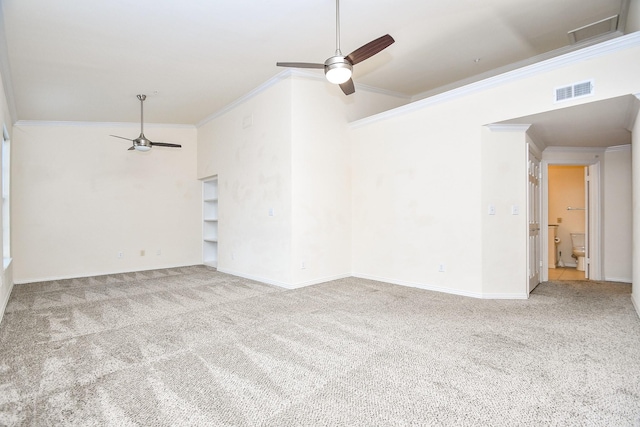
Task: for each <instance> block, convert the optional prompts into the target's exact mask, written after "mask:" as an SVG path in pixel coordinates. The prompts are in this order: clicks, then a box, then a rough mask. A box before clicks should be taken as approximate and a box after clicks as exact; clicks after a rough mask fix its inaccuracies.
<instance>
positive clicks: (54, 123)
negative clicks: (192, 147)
mask: <svg viewBox="0 0 640 427" xmlns="http://www.w3.org/2000/svg"><path fill="white" fill-rule="evenodd" d="M14 126H19V127H28V126H49V127H84V128H86V127H119V128H123V127H125V128H128V127H130V128H138V129H139V128H140V122H137V123H134V122H65V121H55V120H51V121H47V120H18V121H17V122H16V123H15V124H14ZM144 127H145V128H154V129H159V128H174V129H195V128H196V127H195V126H194V125H188V124H163V123H145V124H144Z"/></svg>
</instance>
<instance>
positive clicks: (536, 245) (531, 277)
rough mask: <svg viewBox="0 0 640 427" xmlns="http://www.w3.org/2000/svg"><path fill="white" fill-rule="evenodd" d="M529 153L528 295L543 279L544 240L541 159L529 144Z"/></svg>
mask: <svg viewBox="0 0 640 427" xmlns="http://www.w3.org/2000/svg"><path fill="white" fill-rule="evenodd" d="M528 146H529V147H528V155H527V224H528V226H529V231H528V236H527V237H528V239H527V259H528V261H527V276H528V280H527V295H529V294H530V293H531V291H533V290H534V289H535V288H536V286H538V284H539V283H540V282H541V281H542V277H543V276H542V274H541V273H542V271H541V270H542V265H543V264H542V262H541V257H542V255H543V252H542V247H541V245H542V240H541V239H540V237H541V235H542V234H544V233H542V232H541V230H544V229H543V228H542V227H541V226H540V223H541V222H540V219H541V214H542V209H541V207H542V204H541V203H540V202H541V199H542V192H541V191H540V190H541V188H540V177H541V171H540V169H541V161H540V156H539V155H537V154H536V153H535V150H534V147H532V146H531V144H528Z"/></svg>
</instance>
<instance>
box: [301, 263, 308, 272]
mask: <svg viewBox="0 0 640 427" xmlns="http://www.w3.org/2000/svg"><path fill="white" fill-rule="evenodd" d="M306 268H307V264H306V263H305V262H304V261H302V262H301V263H300V269H301V270H304V269H306Z"/></svg>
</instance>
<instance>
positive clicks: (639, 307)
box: [631, 294, 640, 317]
mask: <svg viewBox="0 0 640 427" xmlns="http://www.w3.org/2000/svg"><path fill="white" fill-rule="evenodd" d="M631 304H633V308H635V309H636V314H637V315H638V317H640V304H638V303H636V299H635V298H634V297H633V294H631Z"/></svg>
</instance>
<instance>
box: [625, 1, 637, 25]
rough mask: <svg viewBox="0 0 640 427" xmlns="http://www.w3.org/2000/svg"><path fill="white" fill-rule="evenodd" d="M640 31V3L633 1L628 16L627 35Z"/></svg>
mask: <svg viewBox="0 0 640 427" xmlns="http://www.w3.org/2000/svg"><path fill="white" fill-rule="evenodd" d="M634 31H640V1H639V0H631V1H630V3H629V13H628V15H627V25H626V27H625V33H632V32H634Z"/></svg>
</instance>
